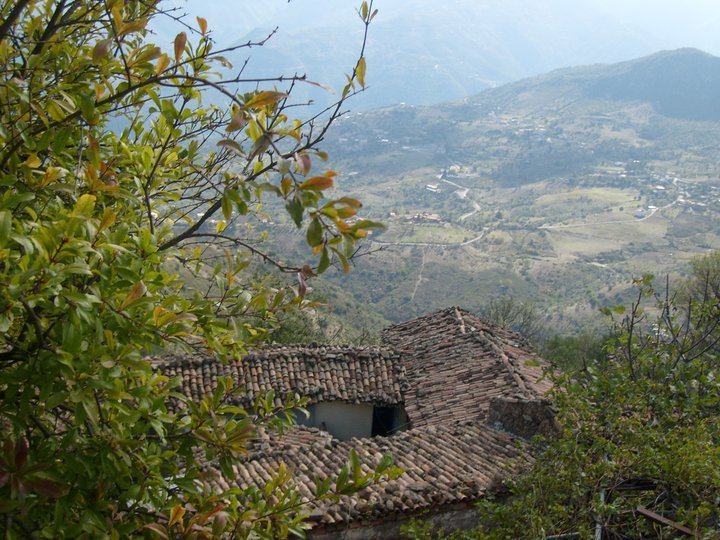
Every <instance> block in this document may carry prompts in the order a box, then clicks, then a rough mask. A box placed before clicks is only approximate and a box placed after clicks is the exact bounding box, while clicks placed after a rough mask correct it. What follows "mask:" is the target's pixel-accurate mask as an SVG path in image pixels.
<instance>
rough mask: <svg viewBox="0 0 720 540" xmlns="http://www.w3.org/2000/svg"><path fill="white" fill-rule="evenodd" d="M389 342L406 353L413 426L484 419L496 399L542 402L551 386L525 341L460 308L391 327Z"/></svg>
mask: <svg viewBox="0 0 720 540" xmlns="http://www.w3.org/2000/svg"><path fill="white" fill-rule="evenodd" d="M383 339H384V341H385V342H386V343H387V344H388V345H389V346H391V347H394V348H396V349H397V350H400V351H402V359H403V364H404V365H405V369H406V373H407V377H408V385H409V387H410V389H411V390H410V391H408V392H406V394H405V408H406V411H407V413H408V416H409V417H410V420H411V421H412V423H413V426H422V425H427V424H432V423H445V422H449V421H467V420H470V421H473V420H483V419H485V418H486V417H487V413H488V410H489V407H490V401H491V400H492V399H493V398H494V397H499V396H506V397H522V398H526V399H536V398H538V397H540V396H542V395H543V394H545V393H546V392H547V391H548V390H549V389H550V386H551V385H550V382H549V381H547V380H542V374H543V369H544V368H545V367H546V366H547V364H546V363H545V362H544V361H543V360H542V359H540V358H539V357H538V356H537V355H535V354H534V353H532V352H531V351H530V347H529V344H528V342H527V341H526V340H525V339H524V338H523V337H522V336H520V335H519V334H517V333H515V332H511V331H509V330H506V329H504V328H501V327H499V326H497V325H494V324H492V323H490V322H488V321H485V320H483V319H481V318H480V317H477V316H476V315H473V314H471V313H468V312H467V311H464V310H462V309H460V308H456V307H452V308H447V309H444V310H441V311H438V312H435V313H432V314H430V315H426V316H424V317H419V318H417V319H413V320H411V321H407V322H404V323H402V324H398V325H395V326H391V327H390V328H388V329H386V330H385V331H384V332H383Z"/></svg>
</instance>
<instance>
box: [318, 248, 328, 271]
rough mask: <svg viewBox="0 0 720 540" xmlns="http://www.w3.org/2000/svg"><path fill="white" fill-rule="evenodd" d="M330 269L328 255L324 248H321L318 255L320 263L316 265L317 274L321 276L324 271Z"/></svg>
mask: <svg viewBox="0 0 720 540" xmlns="http://www.w3.org/2000/svg"><path fill="white" fill-rule="evenodd" d="M329 267H330V254H329V253H328V249H327V248H326V247H324V248H323V250H322V252H321V253H320V262H319V263H318V267H317V273H318V274H322V273H323V272H324V271H325V270H327V269H328V268H329Z"/></svg>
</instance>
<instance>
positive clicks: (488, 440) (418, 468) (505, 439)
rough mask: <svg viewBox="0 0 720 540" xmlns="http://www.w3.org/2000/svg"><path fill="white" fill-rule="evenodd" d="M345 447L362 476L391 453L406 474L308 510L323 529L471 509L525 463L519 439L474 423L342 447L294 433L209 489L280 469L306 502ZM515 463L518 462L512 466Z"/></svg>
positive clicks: (324, 437) (261, 447)
mask: <svg viewBox="0 0 720 540" xmlns="http://www.w3.org/2000/svg"><path fill="white" fill-rule="evenodd" d="M351 448H352V449H355V451H356V452H357V453H358V456H359V457H360V460H361V463H362V464H363V468H364V470H365V472H369V471H370V470H371V468H372V467H374V466H375V465H377V463H378V462H379V461H380V459H381V458H382V456H383V454H385V453H386V452H390V453H391V454H392V455H393V456H394V459H395V464H396V465H397V466H399V467H400V468H401V469H403V470H404V471H405V473H404V474H403V475H401V476H400V477H399V478H397V479H395V480H392V481H389V482H387V483H385V484H381V485H373V486H371V487H370V488H368V489H366V490H363V491H362V492H360V493H358V494H355V495H353V496H352V497H343V498H342V499H341V500H340V501H339V502H337V503H332V504H331V503H328V502H322V503H319V505H316V506H311V508H310V512H311V515H312V516H313V517H315V518H316V520H317V521H318V522H319V523H320V524H321V526H328V525H333V524H335V525H341V524H345V523H348V522H350V521H356V520H363V521H365V520H368V521H374V520H378V519H383V518H386V517H388V516H390V515H393V514H408V513H415V512H419V511H422V510H426V509H429V508H437V507H442V506H445V505H450V504H456V503H463V502H467V503H471V502H474V501H476V500H477V499H479V498H480V497H482V496H483V495H484V494H485V493H487V492H488V491H491V490H492V489H493V488H495V487H497V486H499V485H500V482H499V479H500V478H502V477H505V476H506V475H507V474H508V472H509V470H508V467H509V466H512V467H519V466H521V465H522V463H523V462H527V461H528V460H529V457H528V455H527V454H526V451H525V450H524V447H523V446H521V445H520V443H519V442H518V440H517V439H515V438H513V437H512V436H510V435H508V434H506V433H503V432H500V431H496V430H494V429H492V428H491V427H489V426H487V425H484V424H479V423H474V424H452V425H428V426H424V427H421V428H417V429H413V430H410V431H405V432H402V433H398V434H396V435H394V436H392V437H374V438H364V439H352V440H350V441H342V442H341V441H337V440H335V439H333V438H332V437H330V436H329V435H328V434H326V433H323V432H321V431H319V430H317V429H308V428H302V427H298V428H294V429H292V430H290V431H289V432H288V433H286V434H285V435H283V436H281V437H280V438H279V439H273V440H270V439H265V440H264V441H261V442H259V443H258V444H257V445H256V446H255V449H254V452H253V454H251V456H250V457H249V458H248V459H246V460H244V461H243V462H242V463H239V464H237V465H234V466H233V470H234V473H235V474H234V478H232V479H225V478H223V477H222V476H220V475H217V476H215V478H214V480H212V481H211V484H212V485H213V487H216V488H220V489H223V490H224V489H229V488H232V487H241V488H246V487H248V486H250V485H257V484H260V485H262V483H263V482H267V481H269V480H270V479H271V478H272V475H273V473H274V472H275V471H277V470H278V466H279V464H280V463H283V462H284V463H285V464H286V465H288V467H290V468H291V469H292V470H293V471H294V481H295V483H296V485H297V486H298V488H299V490H300V492H301V494H302V495H303V496H304V497H307V499H308V500H310V499H311V494H312V490H313V486H314V482H315V479H316V478H336V477H337V474H338V472H339V470H340V468H341V467H343V465H345V463H346V462H347V460H348V456H349V453H350V449H351ZM515 458H519V459H518V460H517V461H511V460H515ZM316 504H317V503H316Z"/></svg>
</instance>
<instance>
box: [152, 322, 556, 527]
mask: <svg viewBox="0 0 720 540" xmlns="http://www.w3.org/2000/svg"><path fill="white" fill-rule="evenodd" d="M383 339H384V340H385V342H386V344H387V345H388V347H387V348H352V347H279V348H278V347H273V348H265V349H257V350H252V351H250V352H249V353H248V355H247V356H246V357H244V358H243V359H242V361H240V362H233V363H230V364H227V365H225V364H221V363H219V362H217V361H215V360H213V359H211V358H188V357H175V358H170V359H164V360H162V361H158V362H157V365H158V366H159V367H160V368H161V369H162V370H163V371H164V372H165V373H166V374H168V375H170V376H181V377H182V390H183V392H184V393H185V394H186V395H188V396H190V397H192V398H193V399H198V398H200V397H202V396H203V395H205V394H207V393H209V392H211V391H212V390H213V389H214V385H215V384H216V381H217V377H219V376H221V375H230V376H231V377H232V378H233V380H234V381H235V382H236V383H237V384H238V385H239V386H241V387H244V388H246V389H247V392H248V400H250V401H251V400H252V399H254V397H255V396H257V395H258V393H259V392H260V391H263V390H269V389H274V390H275V392H276V393H277V396H278V399H280V398H282V396H284V395H287V394H288V393H298V394H301V395H304V396H307V397H309V398H310V400H311V402H320V401H333V400H340V401H344V402H348V403H372V404H375V405H381V406H386V405H393V404H404V407H405V410H406V412H407V414H408V416H409V419H410V421H411V429H409V430H407V431H401V432H398V433H395V434H393V435H392V436H389V437H372V438H370V437H368V438H360V439H358V438H355V439H352V440H349V441H338V440H337V439H334V438H333V437H332V436H331V435H330V434H329V433H326V432H323V431H320V430H318V429H315V428H306V427H301V426H298V427H296V428H293V429H291V430H289V431H288V432H286V433H285V434H284V435H282V436H272V435H267V434H265V435H263V436H262V437H261V438H260V440H258V441H256V443H254V444H253V446H252V448H251V450H250V454H249V456H248V458H247V459H244V460H243V461H242V462H239V463H237V464H236V465H234V470H235V474H234V478H232V479H229V478H223V477H222V476H221V475H220V474H219V473H217V474H216V475H215V476H214V478H213V479H212V480H211V481H210V482H211V484H213V485H214V486H215V487H218V488H223V489H227V488H230V487H248V486H250V485H252V484H255V485H262V484H264V483H265V482H268V481H270V480H271V477H272V474H273V472H274V471H276V470H277V468H278V465H279V464H280V463H283V462H284V463H285V464H286V465H288V466H289V467H290V468H291V469H293V470H294V472H295V480H294V481H295V482H296V484H297V486H298V488H299V490H300V492H301V493H302V494H303V495H304V496H305V497H307V498H308V500H309V499H310V498H311V492H312V488H313V485H314V482H315V479H316V477H319V478H328V477H336V475H337V473H338V472H339V470H340V468H341V467H342V466H343V465H344V464H345V463H346V462H347V459H348V455H349V452H350V449H355V450H356V451H357V453H358V454H359V456H360V458H361V460H362V461H363V463H364V466H365V467H366V468H367V471H369V470H370V468H372V467H374V465H376V464H377V463H378V461H379V460H380V459H381V457H382V456H383V454H384V453H386V452H390V453H391V454H392V455H393V457H394V459H395V464H396V465H398V466H399V467H400V468H402V469H403V470H404V471H405V473H404V474H403V475H402V476H400V477H399V478H397V479H395V480H392V481H389V482H387V483H386V484H383V485H377V486H372V487H370V488H368V489H367V490H364V491H363V492H361V493H359V494H355V495H353V496H352V497H343V498H342V500H341V501H339V502H338V503H335V504H331V503H328V502H324V503H322V504H321V505H320V506H316V507H314V508H313V517H315V518H316V519H317V521H318V525H319V526H320V527H329V528H332V527H334V526H345V525H347V524H348V523H351V522H357V521H358V520H360V521H374V520H377V519H392V516H395V515H400V514H402V515H407V514H408V513H416V512H419V511H422V510H425V509H429V508H441V507H444V506H446V505H453V504H458V503H463V502H468V503H470V502H473V501H476V500H477V499H479V498H480V497H482V496H483V495H484V494H485V493H486V492H488V491H489V490H491V489H493V486H498V485H499V484H500V483H499V482H497V481H496V480H497V479H498V478H500V477H502V476H505V475H506V474H507V473H508V469H507V467H508V466H517V463H516V462H515V461H514V460H515V459H516V458H519V462H523V461H527V460H529V459H530V458H529V454H528V453H527V448H528V447H527V445H526V444H525V443H524V442H522V440H520V439H518V438H516V437H514V436H512V435H510V434H507V433H504V432H502V431H499V430H497V429H494V428H493V427H492V426H490V425H488V423H487V419H488V414H489V410H490V402H491V401H492V400H493V398H496V397H502V398H508V399H510V400H512V399H520V400H536V399H537V398H540V397H542V395H543V394H544V393H545V392H547V390H549V389H550V383H549V382H547V381H544V380H542V378H541V377H542V370H543V367H544V365H545V364H544V362H543V361H542V360H541V359H539V358H538V357H537V356H536V355H534V354H533V353H532V352H531V351H530V349H529V347H528V344H527V342H526V341H525V340H524V339H523V338H522V337H521V336H520V335H518V334H516V333H514V332H510V331H508V330H505V329H502V328H500V327H498V326H496V325H493V324H491V323H489V322H487V321H484V320H482V319H481V318H479V317H476V316H474V315H472V314H470V313H468V312H466V311H463V310H462V309H460V308H448V309H445V310H441V311H438V312H436V313H433V314H430V315H427V316H425V317H420V318H417V319H414V320H412V321H408V322H405V323H402V324H398V325H395V326H392V327H390V328H389V329H387V330H386V331H385V332H384V334H383Z"/></svg>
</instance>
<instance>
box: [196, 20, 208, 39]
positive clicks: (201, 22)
mask: <svg viewBox="0 0 720 540" xmlns="http://www.w3.org/2000/svg"><path fill="white" fill-rule="evenodd" d="M196 18H197V22H198V25H199V26H200V32H202V35H203V36H205V34H207V21H206V20H205V19H203V18H202V17H196Z"/></svg>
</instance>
